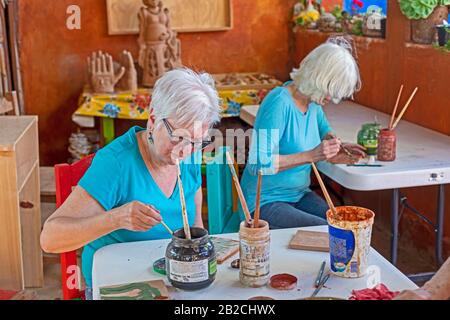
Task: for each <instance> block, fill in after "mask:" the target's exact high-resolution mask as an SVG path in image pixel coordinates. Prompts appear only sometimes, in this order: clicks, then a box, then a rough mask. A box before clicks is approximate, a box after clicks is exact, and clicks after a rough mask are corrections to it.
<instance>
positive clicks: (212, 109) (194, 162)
mask: <svg viewBox="0 0 450 320" xmlns="http://www.w3.org/2000/svg"><path fill="white" fill-rule="evenodd" d="M150 109H151V118H150V120H149V121H148V125H147V128H146V129H144V128H140V127H133V128H131V129H130V130H129V131H128V132H127V133H126V134H124V135H123V136H121V137H119V138H117V139H116V140H114V141H113V142H112V143H110V144H109V145H108V146H106V147H105V148H103V149H101V150H100V151H99V152H97V154H96V155H95V158H94V160H93V162H92V165H91V166H90V168H89V169H88V171H87V172H86V174H85V175H84V176H83V178H82V179H81V180H80V182H79V185H78V186H77V187H76V189H75V190H74V191H73V192H72V193H71V195H70V196H69V198H68V199H67V200H66V201H65V202H64V204H63V205H62V206H61V207H60V208H59V209H58V210H57V211H56V212H55V213H54V214H53V215H52V216H51V217H50V218H49V219H48V220H47V222H46V223H45V225H44V228H43V231H42V234H41V246H42V248H43V249H44V251H46V252H51V253H61V252H68V251H73V250H76V249H78V248H81V247H83V246H84V250H83V254H82V271H83V275H84V278H85V281H86V285H87V287H88V290H87V291H86V293H87V296H89V292H90V291H89V288H91V287H92V281H91V273H92V271H91V270H92V260H93V256H94V253H95V252H96V251H97V250H98V249H100V248H102V247H104V246H106V245H109V244H114V243H122V242H130V241H143V240H154V239H162V238H168V237H170V234H169V233H168V231H167V230H166V229H165V228H164V227H163V225H162V224H161V222H162V221H163V222H165V223H166V224H167V225H168V226H169V227H170V228H171V229H172V230H177V229H181V228H182V227H183V220H182V215H181V204H180V196H179V189H178V188H179V186H178V184H177V165H176V163H177V161H180V167H181V179H182V181H183V186H184V193H185V199H186V206H187V208H186V209H187V213H188V220H189V224H190V225H191V226H192V225H194V226H196V227H203V222H202V216H201V208H202V191H201V184H202V177H201V160H202V156H201V150H202V149H203V148H205V147H206V146H207V145H208V144H210V141H209V138H208V132H209V129H210V128H211V127H212V126H213V125H214V124H215V123H217V122H218V121H219V120H220V107H219V97H218V94H217V91H216V90H215V88H214V80H213V79H212V77H211V76H209V75H208V74H205V73H203V74H197V73H195V72H193V71H191V70H189V69H176V70H172V71H170V72H168V73H166V74H165V75H164V76H163V77H162V78H161V79H160V80H159V81H158V82H157V83H156V85H155V88H154V91H153V94H152V102H151V108H150Z"/></svg>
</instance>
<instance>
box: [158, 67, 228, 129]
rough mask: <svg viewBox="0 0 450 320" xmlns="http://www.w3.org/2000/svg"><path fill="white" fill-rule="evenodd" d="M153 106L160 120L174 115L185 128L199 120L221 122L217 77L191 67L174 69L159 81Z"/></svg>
mask: <svg viewBox="0 0 450 320" xmlns="http://www.w3.org/2000/svg"><path fill="white" fill-rule="evenodd" d="M151 108H152V109H153V116H154V117H155V122H157V123H158V122H160V121H161V120H163V119H168V118H173V119H175V120H176V122H177V124H178V125H180V126H183V127H188V126H191V125H193V124H194V122H196V121H200V122H202V123H204V124H208V125H209V127H212V126H213V125H214V124H216V123H217V122H219V121H220V99H219V96H218V93H217V91H216V89H215V82H214V79H213V78H212V77H211V75H209V74H207V73H197V72H195V71H192V70H190V69H188V68H180V69H174V70H171V71H169V72H167V73H166V74H164V75H163V76H162V77H161V78H160V79H159V80H158V81H157V82H156V84H155V87H154V90H153V93H152V102H151Z"/></svg>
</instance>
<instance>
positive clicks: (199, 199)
mask: <svg viewBox="0 0 450 320" xmlns="http://www.w3.org/2000/svg"><path fill="white" fill-rule="evenodd" d="M202 206H203V194H202V187H200V189H198V191H197V193H196V194H195V223H194V226H195V227H198V228H204V225H203V219H202Z"/></svg>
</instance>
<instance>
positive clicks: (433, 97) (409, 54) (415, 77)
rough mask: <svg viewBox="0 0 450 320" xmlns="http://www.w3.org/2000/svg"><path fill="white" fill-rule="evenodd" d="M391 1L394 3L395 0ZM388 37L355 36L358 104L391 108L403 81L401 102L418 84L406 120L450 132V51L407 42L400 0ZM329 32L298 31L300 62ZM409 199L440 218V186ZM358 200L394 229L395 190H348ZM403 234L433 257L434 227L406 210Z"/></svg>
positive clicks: (449, 237) (449, 214) (449, 250)
mask: <svg viewBox="0 0 450 320" xmlns="http://www.w3.org/2000/svg"><path fill="white" fill-rule="evenodd" d="M390 4H391V3H390ZM388 10H389V11H388V24H387V37H386V39H385V40H383V39H370V38H362V37H355V44H356V48H357V56H358V64H359V67H360V71H361V77H362V81H363V88H362V90H361V91H360V92H359V93H358V94H356V95H355V100H356V101H357V102H358V103H361V104H363V105H366V106H369V107H372V108H374V109H376V110H379V111H382V112H385V113H391V112H392V109H393V106H394V105H395V100H396V98H397V93H398V90H399V88H400V86H401V84H404V85H405V90H404V94H403V100H402V101H401V105H403V104H404V103H406V99H407V98H408V97H409V95H410V93H411V92H412V91H413V89H414V88H415V87H416V86H418V87H419V90H420V91H419V92H418V94H417V96H416V98H415V100H414V102H413V103H412V104H411V106H410V110H409V111H408V112H407V113H406V115H405V117H404V119H405V120H408V121H411V122H413V123H416V124H419V125H421V126H424V127H427V128H430V129H433V130H436V131H439V132H441V133H444V134H447V135H450V96H449V95H448V93H447V92H448V77H449V75H450V55H449V54H448V53H447V54H446V53H442V52H439V51H438V50H436V49H434V48H432V47H431V46H420V45H414V44H406V42H407V39H410V23H409V21H408V20H407V19H406V18H405V17H404V16H403V15H402V14H401V12H400V8H399V6H398V3H397V2H396V1H395V2H394V1H392V5H390V6H389V9H388ZM327 37H328V35H327V34H323V33H319V32H316V33H315V32H299V33H297V34H296V35H295V38H296V40H295V53H294V61H295V63H296V64H298V63H299V62H300V61H301V59H303V58H304V57H305V56H306V55H307V54H308V53H309V52H310V51H311V50H312V49H314V48H315V47H316V46H317V45H319V44H320V43H322V42H324V41H325V40H326V39H327ZM401 192H402V193H403V194H404V195H405V196H407V197H408V200H409V202H410V203H411V204H412V205H413V206H414V207H416V208H417V209H419V210H420V211H421V212H423V213H425V214H426V216H427V217H428V218H430V219H431V220H432V221H435V216H436V214H435V212H436V199H437V187H426V188H420V189H419V188H409V189H405V190H401ZM348 195H349V196H350V197H351V198H352V200H353V201H354V202H355V203H357V204H358V205H362V206H367V207H370V208H372V209H374V210H375V211H376V212H377V213H378V218H377V220H378V221H379V223H381V224H382V225H383V226H384V227H385V228H386V229H388V230H390V229H389V228H390V220H389V219H390V214H389V213H390V201H391V194H390V193H389V192H386V191H383V192H370V193H368V192H348ZM445 197H446V200H447V206H446V219H445V221H446V225H445V236H446V238H445V251H446V254H447V256H448V255H449V254H450V204H449V201H450V188H449V187H447V188H446V193H445ZM400 229H401V233H402V238H403V239H407V240H410V241H411V243H413V245H414V247H415V248H418V249H423V250H425V251H426V252H427V254H428V255H429V256H431V257H432V256H433V251H432V249H431V246H432V245H433V244H434V232H433V228H432V227H430V226H427V225H424V223H423V222H422V221H421V220H420V219H419V218H417V217H416V216H415V215H413V214H412V213H411V212H409V211H406V213H405V215H404V218H403V220H402V222H401V225H400Z"/></svg>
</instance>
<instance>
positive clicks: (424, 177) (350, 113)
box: [241, 102, 450, 279]
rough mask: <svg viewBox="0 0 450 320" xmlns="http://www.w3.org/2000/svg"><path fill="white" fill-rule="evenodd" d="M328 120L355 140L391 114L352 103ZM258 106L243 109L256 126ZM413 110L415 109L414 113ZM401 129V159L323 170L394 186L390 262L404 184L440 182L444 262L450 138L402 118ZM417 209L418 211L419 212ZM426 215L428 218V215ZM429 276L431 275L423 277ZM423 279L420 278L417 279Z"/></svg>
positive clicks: (359, 182) (367, 186) (378, 186)
mask: <svg viewBox="0 0 450 320" xmlns="http://www.w3.org/2000/svg"><path fill="white" fill-rule="evenodd" d="M324 110H325V113H326V115H327V118H328V120H329V122H330V124H331V126H332V128H333V129H334V130H335V131H336V134H337V135H338V137H339V138H341V139H342V140H343V141H348V142H352V141H353V142H356V140H357V132H358V131H359V129H360V128H361V126H362V124H364V123H373V122H375V121H378V122H379V123H381V124H382V126H384V127H387V126H388V123H389V116H388V115H387V114H384V113H381V112H378V111H375V110H373V109H370V108H366V107H364V106H361V105H358V104H356V103H352V102H343V103H341V104H340V105H329V106H327V107H325V108H324ZM257 112H258V106H249V107H243V110H242V115H241V118H242V119H243V120H244V121H246V122H248V123H249V124H251V125H253V123H254V119H255V117H256V114H257ZM410 112H412V110H411V111H410ZM396 132H397V146H398V147H397V159H396V161H394V162H379V164H382V165H383V167H347V166H346V165H333V164H330V163H325V162H323V163H320V164H319V170H320V171H321V172H322V173H323V174H325V175H326V176H328V177H329V178H330V179H332V180H334V181H336V182H337V183H339V184H340V185H342V186H344V187H346V188H348V189H351V190H358V191H375V190H392V194H393V198H392V213H391V221H392V239H391V262H392V263H393V264H394V265H395V264H396V262H397V251H398V224H399V203H400V192H399V189H400V188H409V187H421V186H431V185H437V186H439V191H438V199H437V218H436V223H435V224H434V223H431V221H429V220H428V223H431V224H432V225H433V227H434V228H435V230H436V258H437V261H438V263H439V264H440V265H441V264H442V263H443V262H444V261H443V256H442V242H443V233H444V202H445V195H444V185H445V184H449V183H450V137H449V136H446V135H444V134H440V133H438V132H435V131H432V130H429V129H426V128H423V127H421V126H418V125H415V124H412V123H410V122H407V121H401V122H400V123H399V125H398V127H397V129H396ZM412 209H413V211H415V212H416V213H418V212H417V210H414V208H412ZM422 218H423V219H425V220H427V219H426V218H424V217H423V215H422ZM422 276H425V278H427V277H429V276H430V274H426V275H422ZM416 279H420V277H416Z"/></svg>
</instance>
